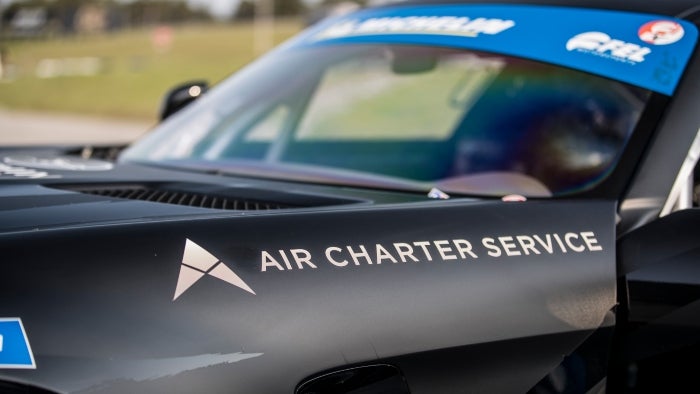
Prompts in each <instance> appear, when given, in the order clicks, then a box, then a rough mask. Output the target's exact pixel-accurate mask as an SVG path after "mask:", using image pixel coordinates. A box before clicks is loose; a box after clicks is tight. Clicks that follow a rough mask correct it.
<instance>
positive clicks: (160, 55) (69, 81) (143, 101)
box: [0, 20, 302, 120]
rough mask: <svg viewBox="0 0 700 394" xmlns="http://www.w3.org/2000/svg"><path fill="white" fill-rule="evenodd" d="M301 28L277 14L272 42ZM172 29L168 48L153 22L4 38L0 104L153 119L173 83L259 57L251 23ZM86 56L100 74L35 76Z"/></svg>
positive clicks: (219, 75)
mask: <svg viewBox="0 0 700 394" xmlns="http://www.w3.org/2000/svg"><path fill="white" fill-rule="evenodd" d="M301 28H302V25H301V22H300V21H297V20H285V21H277V23H276V24H275V42H276V43H279V42H282V41H284V40H285V39H286V38H288V37H290V36H292V35H293V34H294V33H296V32H298V31H299V30H300V29H301ZM172 33H173V34H172V37H173V40H172V45H171V47H170V49H169V50H167V51H163V50H161V51H158V50H156V49H154V46H153V44H152V35H153V30H150V29H148V30H146V29H144V30H133V31H123V32H118V33H112V34H104V35H97V36H81V37H70V38H60V39H53V40H17V41H12V40H8V41H5V42H0V46H1V47H4V50H5V52H6V56H5V59H6V62H7V63H8V64H10V65H11V74H10V76H9V78H4V79H3V81H2V82H0V107H5V108H9V109H15V108H16V109H27V110H36V111H50V112H70V113H79V114H89V115H99V116H104V117H119V118H128V119H142V120H154V119H155V118H156V112H157V110H158V106H159V103H160V100H161V98H162V96H163V94H164V93H165V92H166V91H167V90H168V89H169V88H171V87H173V86H174V85H176V84H178V83H181V82H184V81H188V80H193V79H205V80H208V81H209V82H210V83H216V82H218V81H220V80H221V79H223V78H224V77H226V76H227V75H229V74H231V73H232V72H233V71H235V70H237V69H239V68H240V67H242V66H244V65H245V64H247V63H249V62H250V61H251V60H253V59H254V58H255V54H254V48H253V28H252V25H251V24H244V23H241V24H236V25H206V26H204V25H203V26H184V27H175V28H173V29H172ZM85 58H93V59H91V60H88V61H87V62H88V63H90V62H92V63H91V64H88V66H89V65H92V66H95V65H97V66H96V67H97V68H98V69H99V70H98V72H97V73H96V74H94V75H68V76H66V75H63V76H54V77H50V78H41V77H39V76H38V75H37V73H38V72H39V73H40V71H41V70H42V69H43V70H46V66H47V64H48V63H51V62H53V64H56V63H57V62H62V63H60V64H64V65H65V64H69V65H70V64H71V63H70V62H73V63H72V64H73V66H72V68H76V67H77V68H80V67H85V65H84V64H82V63H75V62H76V61H73V60H70V59H82V60H78V61H77V62H83V63H84V62H85V61H86V60H85ZM47 59H49V60H48V61H47ZM76 64H78V65H77V66H76ZM81 64H82V65H81ZM54 68H55V67H54ZM7 69H8V68H7V67H5V70H7ZM73 71H75V70H73Z"/></svg>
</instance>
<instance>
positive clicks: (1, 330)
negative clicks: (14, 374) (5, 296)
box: [0, 318, 36, 369]
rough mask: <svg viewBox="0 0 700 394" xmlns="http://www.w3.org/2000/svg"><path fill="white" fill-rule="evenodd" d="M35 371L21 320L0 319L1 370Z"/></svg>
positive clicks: (30, 349)
mask: <svg viewBox="0 0 700 394" xmlns="http://www.w3.org/2000/svg"><path fill="white" fill-rule="evenodd" d="M8 368H20V369H34V368H36V364H35V363H34V356H33V355H32V348H31V347H30V346H29V340H28V339H27V333H26V332H25V331H24V326H23V325H22V320H20V319H19V318H9V319H0V369H8Z"/></svg>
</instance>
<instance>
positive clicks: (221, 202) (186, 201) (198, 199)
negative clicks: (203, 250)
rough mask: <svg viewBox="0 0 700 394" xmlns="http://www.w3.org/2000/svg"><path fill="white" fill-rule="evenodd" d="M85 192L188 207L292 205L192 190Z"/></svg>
mask: <svg viewBox="0 0 700 394" xmlns="http://www.w3.org/2000/svg"><path fill="white" fill-rule="evenodd" d="M81 192H83V193H88V194H94V195H98V196H105V197H113V198H123V199H127V200H139V201H151V202H160V203H164V204H174V205H184V206H188V207H198V208H211V209H225V210H242V211H260V210H269V209H282V208H291V206H288V205H284V204H278V203H272V202H263V201H254V200H247V199H240V198H231V197H220V196H208V195H206V194H199V193H192V192H178V191H171V190H157V189H148V188H124V189H93V190H81Z"/></svg>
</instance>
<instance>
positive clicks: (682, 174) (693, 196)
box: [660, 129, 700, 216]
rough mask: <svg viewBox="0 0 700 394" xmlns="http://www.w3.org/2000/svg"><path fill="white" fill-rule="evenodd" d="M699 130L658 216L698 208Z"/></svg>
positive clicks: (699, 187) (699, 173)
mask: <svg viewBox="0 0 700 394" xmlns="http://www.w3.org/2000/svg"><path fill="white" fill-rule="evenodd" d="M698 158H700V129H699V130H698V132H697V134H696V135H695V140H694V141H693V144H692V145H691V146H690V149H689V150H688V155H687V156H686V158H685V161H684V162H683V165H682V166H681V169H680V171H678V176H677V177H676V181H675V182H674V183H673V188H672V189H671V193H670V194H669V196H668V199H667V200H666V204H664V207H663V209H662V210H661V214H660V216H666V215H668V214H669V213H671V212H675V211H680V210H683V209H690V208H694V207H699V206H700V163H699V162H698Z"/></svg>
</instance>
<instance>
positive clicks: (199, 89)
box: [158, 81, 209, 121]
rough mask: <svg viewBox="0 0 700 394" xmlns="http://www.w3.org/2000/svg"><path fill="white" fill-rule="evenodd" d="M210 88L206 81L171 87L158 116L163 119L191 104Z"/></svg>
mask: <svg viewBox="0 0 700 394" xmlns="http://www.w3.org/2000/svg"><path fill="white" fill-rule="evenodd" d="M208 89H209V83H208V82H206V81H190V82H186V83H183V84H181V85H178V86H175V87H174V88H172V89H170V90H169V91H168V92H167V93H166V94H165V96H164V97H163V101H162V103H161V107H160V111H159V114H158V118H159V119H160V120H161V121H162V120H165V119H166V118H168V117H170V116H171V115H172V114H174V113H175V112H177V111H179V110H181V109H182V108H184V107H186V106H187V105H189V104H190V103H191V102H193V101H194V100H196V99H198V98H199V97H200V96H201V95H203V94H204V93H206V91H207V90H208Z"/></svg>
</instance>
